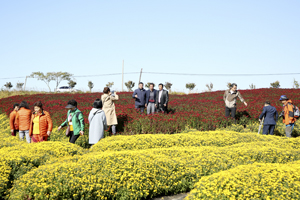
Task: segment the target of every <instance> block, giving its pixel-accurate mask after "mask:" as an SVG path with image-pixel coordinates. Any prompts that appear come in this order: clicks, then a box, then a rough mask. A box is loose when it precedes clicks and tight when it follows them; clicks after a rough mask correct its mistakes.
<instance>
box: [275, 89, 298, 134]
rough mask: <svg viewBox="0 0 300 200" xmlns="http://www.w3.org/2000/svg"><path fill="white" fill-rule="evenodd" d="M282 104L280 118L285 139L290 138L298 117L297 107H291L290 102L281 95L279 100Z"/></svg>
mask: <svg viewBox="0 0 300 200" xmlns="http://www.w3.org/2000/svg"><path fill="white" fill-rule="evenodd" d="M279 101H281V103H282V104H283V111H282V113H281V114H280V117H281V116H282V117H283V123H284V124H285V127H286V128H285V134H286V136H287V137H289V138H291V137H292V132H293V129H294V126H295V122H296V118H298V117H299V109H298V107H296V106H294V105H293V102H292V100H290V99H289V98H287V96H286V95H282V96H281V97H280V99H279Z"/></svg>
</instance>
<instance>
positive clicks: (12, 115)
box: [9, 103, 19, 136]
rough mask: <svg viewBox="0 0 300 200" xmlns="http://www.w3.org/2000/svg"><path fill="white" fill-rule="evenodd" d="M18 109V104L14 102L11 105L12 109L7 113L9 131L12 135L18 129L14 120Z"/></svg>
mask: <svg viewBox="0 0 300 200" xmlns="http://www.w3.org/2000/svg"><path fill="white" fill-rule="evenodd" d="M18 110H19V104H18V103H15V104H14V107H13V111H12V112H11V113H10V114H9V125H10V132H11V135H12V136H16V135H17V132H18V131H19V125H18V123H17V121H16V116H17V112H18Z"/></svg>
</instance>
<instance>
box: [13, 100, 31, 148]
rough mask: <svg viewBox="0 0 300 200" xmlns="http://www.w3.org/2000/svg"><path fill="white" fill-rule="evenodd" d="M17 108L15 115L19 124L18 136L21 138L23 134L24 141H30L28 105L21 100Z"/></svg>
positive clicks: (29, 112)
mask: <svg viewBox="0 0 300 200" xmlns="http://www.w3.org/2000/svg"><path fill="white" fill-rule="evenodd" d="M19 108H20V109H19V111H18V112H17V115H16V121H17V124H19V136H20V139H21V140H23V139H24V136H26V141H27V142H28V143H30V142H31V138H30V136H29V128H30V119H31V114H32V112H31V110H29V106H28V104H27V102H26V101H22V102H21V103H20V105H19Z"/></svg>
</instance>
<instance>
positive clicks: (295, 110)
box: [289, 103, 300, 119]
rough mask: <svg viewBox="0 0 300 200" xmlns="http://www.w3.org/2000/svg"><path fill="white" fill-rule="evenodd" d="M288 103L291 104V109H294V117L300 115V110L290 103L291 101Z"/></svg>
mask: <svg viewBox="0 0 300 200" xmlns="http://www.w3.org/2000/svg"><path fill="white" fill-rule="evenodd" d="M289 105H291V106H293V111H294V116H293V117H294V118H296V119H298V118H299V117H300V110H299V108H298V107H297V106H295V105H292V104H291V103H289Z"/></svg>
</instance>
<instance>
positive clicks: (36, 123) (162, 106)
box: [10, 82, 299, 145]
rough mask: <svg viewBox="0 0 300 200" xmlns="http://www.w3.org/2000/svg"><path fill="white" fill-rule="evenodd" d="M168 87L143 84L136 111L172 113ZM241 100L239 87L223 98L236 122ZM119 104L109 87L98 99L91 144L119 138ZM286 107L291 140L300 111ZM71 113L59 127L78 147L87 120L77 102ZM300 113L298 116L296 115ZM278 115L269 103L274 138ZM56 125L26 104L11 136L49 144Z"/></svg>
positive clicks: (264, 116)
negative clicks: (108, 134)
mask: <svg viewBox="0 0 300 200" xmlns="http://www.w3.org/2000/svg"><path fill="white" fill-rule="evenodd" d="M163 87H164V85H163V84H159V86H158V88H159V89H158V90H155V89H154V84H153V83H151V84H150V88H149V90H147V91H146V90H145V89H144V84H143V83H142V82H140V83H139V88H138V89H136V90H135V91H134V92H133V95H132V97H133V98H134V99H135V108H136V109H138V110H139V111H140V112H141V114H142V113H144V110H145V109H147V114H153V113H156V112H162V113H166V112H167V109H168V101H169V95H168V91H167V90H164V89H163ZM237 98H239V99H240V100H241V101H242V102H243V103H244V104H245V106H248V104H247V103H246V102H245V100H244V99H243V97H242V95H241V93H240V92H239V91H238V90H237V84H235V83H233V84H231V86H230V89H229V90H226V91H225V93H224V96H223V99H224V102H225V116H226V117H229V116H231V117H232V118H233V119H235V116H236V103H237ZM118 100H119V96H118V95H117V93H116V92H114V91H112V92H111V91H110V89H109V88H108V87H105V88H104V90H103V95H102V96H101V98H100V99H96V100H95V101H94V103H93V108H92V110H91V111H90V113H89V116H88V121H89V124H90V126H89V144H91V145H93V144H95V143H97V142H98V141H99V140H100V139H101V138H103V137H104V131H105V130H107V128H108V126H111V129H112V134H113V135H115V134H116V129H117V124H118V120H117V115H116V110H115V101H118ZM280 101H281V103H282V104H283V111H282V113H281V115H280V116H282V117H283V122H284V123H285V125H286V130H285V133H286V136H287V137H291V136H292V131H293V129H294V126H295V122H296V120H297V117H299V109H298V108H297V107H296V106H294V105H293V102H292V101H291V100H290V99H288V98H287V96H285V95H283V96H281V97H280ZM66 109H68V112H67V117H66V120H65V121H64V122H63V123H62V124H61V125H60V126H59V127H58V131H59V130H61V129H62V128H63V127H67V129H66V136H68V137H69V142H70V143H75V142H76V140H77V139H78V138H79V137H80V135H83V134H84V128H85V125H84V116H83V113H82V112H81V111H80V110H79V109H78V108H77V102H76V101H75V100H74V99H72V100H70V101H68V104H67V106H66ZM296 112H298V113H296ZM278 117H279V116H278V112H277V110H276V108H275V107H273V106H271V103H270V102H269V101H267V102H265V105H264V108H263V112H262V113H261V115H260V117H259V120H260V121H262V120H264V128H263V134H265V135H267V134H270V135H273V134H274V129H275V126H276V122H277V120H278ZM52 128H53V123H52V120H51V116H50V114H49V112H47V111H45V110H44V109H43V104H42V102H41V101H37V102H35V103H34V105H33V111H31V110H30V109H29V106H28V104H27V102H25V101H22V102H21V103H20V104H14V105H13V111H12V112H11V113H10V129H11V134H12V135H13V136H16V134H17V132H19V137H20V139H21V140H23V139H24V138H25V137H26V141H27V142H28V143H31V142H32V143H35V142H43V141H47V140H48V137H49V136H50V135H51V132H52Z"/></svg>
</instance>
